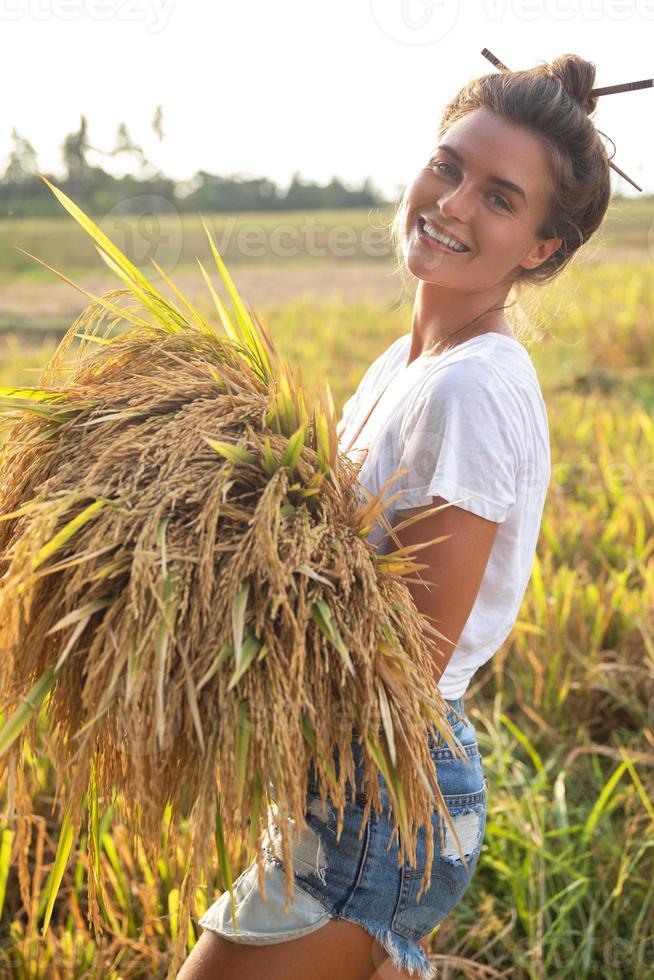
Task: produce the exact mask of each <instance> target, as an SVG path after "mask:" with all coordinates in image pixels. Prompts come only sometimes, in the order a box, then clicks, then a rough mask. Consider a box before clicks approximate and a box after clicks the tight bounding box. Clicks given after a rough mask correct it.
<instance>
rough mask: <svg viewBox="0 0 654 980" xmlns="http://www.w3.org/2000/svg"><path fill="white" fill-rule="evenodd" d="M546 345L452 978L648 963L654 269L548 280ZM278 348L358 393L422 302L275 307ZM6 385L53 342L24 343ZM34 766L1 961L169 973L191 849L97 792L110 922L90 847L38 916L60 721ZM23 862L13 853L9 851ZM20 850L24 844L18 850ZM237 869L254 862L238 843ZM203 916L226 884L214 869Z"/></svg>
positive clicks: (447, 948) (10, 867)
mask: <svg viewBox="0 0 654 980" xmlns="http://www.w3.org/2000/svg"><path fill="white" fill-rule="evenodd" d="M543 303H544V326H545V327H546V328H547V331H548V332H547V334H546V336H545V337H544V338H543V340H542V342H541V343H540V344H535V345H534V346H532V347H530V353H531V354H532V357H533V359H534V362H535V364H536V367H537V369H538V372H539V377H540V380H541V384H542V387H543V391H544V395H545V400H546V402H547V405H548V415H549V422H550V432H551V442H552V469H553V474H552V483H551V486H550V492H549V494H548V499H547V502H546V507H545V513H544V518H543V524H542V530H541V535H540V538H539V543H538V549H537V554H536V558H535V560H534V566H533V574H532V580H531V583H530V585H529V588H528V590H527V592H526V594H525V597H524V601H523V604H522V608H521V610H520V614H519V617H518V622H517V623H516V625H515V628H514V630H513V631H512V634H511V636H510V638H509V640H508V641H507V643H506V644H505V645H504V646H503V648H502V649H501V650H500V651H499V653H498V654H496V656H495V657H494V658H493V659H492V660H491V661H490V663H489V664H487V665H486V666H485V667H484V668H483V669H482V670H481V671H480V672H479V673H478V674H477V675H476V676H475V679H474V681H473V683H472V685H471V687H470V688H469V689H468V691H467V693H466V698H465V700H466V709H467V712H468V714H469V715H470V717H471V718H472V719H473V721H474V723H475V725H476V727H477V731H478V735H479V742H480V749H481V752H482V757H483V759H484V766H485V770H486V774H487V776H488V781H489V811H488V823H487V831H486V837H485V843H484V847H483V850H482V854H481V858H480V862H479V865H478V868H477V871H476V873H475V877H474V879H473V883H472V885H471V887H470V888H469V890H468V891H467V892H466V894H465V896H464V898H463V900H462V901H461V903H460V904H459V905H458V906H457V908H456V909H455V911H454V913H453V914H452V915H451V916H450V917H449V918H448V919H446V920H445V921H444V922H443V923H441V925H440V926H439V927H438V928H437V929H436V930H435V931H434V933H433V934H432V953H433V956H434V958H435V960H436V962H437V965H438V967H439V971H440V976H441V977H443V978H453V977H461V976H465V977H480V978H481V977H494V976H498V977H499V976H502V977H512V978H513V977H515V978H530V980H531V978H538V980H545V978H548V980H549V978H552V977H554V978H575V980H577V978H582V977H583V978H596V977H598V978H599V977H602V978H607V980H618V978H623V977H624V978H626V977H629V978H634V980H645V978H651V977H654V563H653V562H652V552H653V550H654V462H653V460H654V424H653V422H652V409H653V402H654V331H652V320H653V314H654V272H653V271H652V269H650V268H648V267H646V266H640V265H631V264H628V263H623V264H616V265H615V266H605V267H601V268H596V269H594V268H579V269H575V270H570V274H569V275H568V276H567V278H565V279H564V280H562V281H561V282H560V283H559V284H557V285H556V286H554V287H552V288H551V289H550V290H548V292H547V293H545V294H543ZM262 312H264V314H266V313H267V315H268V319H269V322H270V325H271V329H272V331H273V334H274V337H275V340H276V343H277V345H278V347H279V350H280V353H281V354H282V356H284V355H285V354H286V352H288V353H289V354H290V355H291V356H292V357H293V358H294V359H297V362H298V363H300V364H301V365H302V374H303V381H304V383H305V384H306V387H307V388H308V389H309V390H312V389H313V390H317V389H318V387H319V385H320V384H321V382H322V379H323V378H324V376H325V375H327V376H328V378H329V380H330V384H331V385H332V389H333V391H334V395H335V399H336V401H337V404H338V405H342V403H343V401H344V400H345V398H346V397H348V396H349V394H351V392H352V391H353V389H354V387H355V386H356V383H357V382H358V380H359V378H360V377H361V375H362V373H363V371H364V370H365V368H366V367H367V366H368V364H369V363H370V361H371V360H372V358H373V357H375V356H376V355H377V354H378V353H380V352H381V351H382V350H383V349H384V348H385V347H386V346H387V345H388V344H389V343H390V342H391V341H392V340H393V339H394V338H395V337H397V336H399V335H400V334H401V333H405V332H407V331H408V330H409V329H410V326H411V320H410V309H409V308H408V307H405V308H404V309H402V310H399V311H394V312H393V311H389V310H388V309H384V308H376V307H374V306H371V305H370V304H359V305H349V306H345V305H341V304H339V303H337V302H333V303H325V304H319V303H314V304H311V303H302V304H289V305H288V306H285V307H281V308H277V309H271V310H268V311H266V310H263V311H262ZM10 345H13V346H10V347H9V348H8V353H7V349H5V356H3V357H2V358H0V383H2V384H8V383H19V384H27V383H29V382H30V381H33V380H34V379H35V377H36V376H35V374H34V373H30V372H29V370H28V371H26V372H24V373H21V372H22V371H23V369H24V368H25V369H29V368H30V367H35V366H37V365H38V364H40V363H43V361H44V360H45V359H46V352H45V350H44V351H42V352H41V351H38V350H30V351H28V352H26V353H25V355H24V359H23V355H22V353H21V348H20V343H19V340H18V339H17V340H16V341H10ZM40 739H41V743H40V744H41V745H42V751H41V752H40V753H39V755H38V756H36V757H30V756H26V757H25V758H24V760H23V762H22V764H23V766H24V768H25V772H26V782H27V787H28V791H29V793H30V795H31V798H32V801H33V810H34V820H33V833H32V836H31V839H30V840H29V841H28V840H23V841H16V840H15V838H14V836H13V830H12V826H11V822H10V821H8V820H7V809H8V803H10V800H9V799H8V797H9V796H10V795H11V792H12V789H15V785H16V784H15V781H14V784H13V787H12V786H11V785H5V786H4V787H3V789H2V811H3V812H2V815H1V817H0V914H1V918H0V975H8V976H12V977H17V978H28V977H30V978H32V977H35V978H37V977H38V978H40V977H48V978H50V977H62V978H63V977H66V978H69V977H82V976H83V977H91V976H97V977H103V978H105V977H106V978H109V980H118V978H119V977H120V978H123V977H158V976H159V977H161V976H163V975H164V974H165V971H166V964H167V961H168V958H169V951H170V946H171V941H172V939H173V938H174V936H175V934H176V930H177V925H178V921H177V904H178V898H179V891H178V889H179V885H180V883H181V879H182V876H183V869H184V860H185V855H184V848H183V844H180V846H179V848H178V850H177V851H176V852H172V851H171V849H170V848H169V847H167V846H166V845H165V842H166V839H167V838H166V826H165V825H164V826H163V827H162V835H163V838H162V839H163V841H164V848H163V851H162V854H163V855H164V857H162V859H161V860H160V861H159V863H158V865H157V866H156V867H150V866H149V865H148V863H147V861H146V859H145V856H144V855H143V854H142V853H140V852H137V853H134V851H133V849H132V846H131V842H130V836H129V833H128V828H126V827H124V826H122V825H121V824H120V823H119V822H118V821H117V820H116V819H114V809H113V807H112V805H111V803H112V801H110V800H103V801H101V806H102V809H101V818H100V820H101V822H100V840H101V844H102V847H101V853H100V861H101V863H102V866H103V877H104V878H105V880H107V881H108V882H110V887H109V889H108V893H109V899H110V900H109V903H108V906H107V931H106V933H105V935H104V936H102V937H101V938H100V939H99V940H97V941H96V940H95V939H94V938H93V936H91V935H90V933H89V931H88V926H87V924H86V921H85V895H86V891H85V881H86V875H87V868H86V866H85V855H84V852H85V841H84V839H82V840H81V842H80V847H79V849H78V852H77V854H76V855H75V859H74V860H73V859H72V858H71V863H70V866H69V868H68V870H67V872H66V875H65V877H64V883H63V885H62V888H61V892H60V895H59V897H58V898H57V901H56V902H55V907H54V911H53V916H52V921H51V925H50V928H49V929H48V931H47V933H46V935H45V936H41V933H40V924H41V922H42V920H43V915H44V912H45V908H46V903H47V899H48V882H49V876H50V875H51V873H52V864H53V858H54V854H55V852H56V848H57V841H58V834H59V826H58V823H57V820H56V817H54V816H53V815H52V786H53V772H52V769H51V764H50V762H49V756H48V741H47V734H46V732H45V728H44V727H42V728H41V736H40ZM12 854H13V856H12ZM16 855H19V859H17V857H16ZM231 858H232V860H233V862H234V864H233V866H234V868H235V869H237V870H240V869H241V868H244V867H246V866H247V864H248V863H249V860H250V856H249V855H247V854H245V853H243V854H232V855H231ZM195 885H196V892H195V909H194V919H192V920H191V923H190V929H189V940H188V946H189V949H190V948H192V945H193V943H194V942H195V939H196V938H197V936H198V935H199V932H200V931H201V930H200V929H199V927H197V925H196V923H197V919H198V918H199V917H200V916H201V915H202V913H203V912H204V910H205V909H206V908H207V906H208V905H209V904H210V903H211V902H212V901H213V900H214V898H215V897H216V895H217V894H218V893H219V892H221V891H222V890H223V889H224V887H225V882H224V881H222V880H221V874H220V869H219V866H218V863H217V862H216V863H215V865H214V866H212V867H208V868H206V869H205V870H204V872H203V873H201V874H199V876H198V880H197V882H195Z"/></svg>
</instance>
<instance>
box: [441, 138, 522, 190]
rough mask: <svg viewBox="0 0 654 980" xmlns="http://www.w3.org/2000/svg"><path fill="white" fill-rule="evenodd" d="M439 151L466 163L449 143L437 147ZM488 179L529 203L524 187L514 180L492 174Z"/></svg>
mask: <svg viewBox="0 0 654 980" xmlns="http://www.w3.org/2000/svg"><path fill="white" fill-rule="evenodd" d="M437 150H445V151H446V152H447V153H449V154H450V156H453V157H454V159H455V160H457V161H458V162H459V163H464V160H463V157H462V156H461V154H460V153H459V151H458V150H455V149H454V147H452V146H448V145H447V143H440V144H439V146H438V147H437ZM486 179H487V180H489V181H490V182H491V183H492V184H499V185H500V187H506V189H507V190H509V191H513V192H514V193H515V194H519V195H520V197H521V198H522V200H523V201H524V202H525V204H526V203H527V195H526V194H525V192H524V191H523V189H522V187H520V185H519V184H514V183H513V181H512V180H506V179H505V178H504V177H495V176H493V175H492V174H489V176H488V177H487V178H486Z"/></svg>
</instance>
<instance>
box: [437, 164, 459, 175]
mask: <svg viewBox="0 0 654 980" xmlns="http://www.w3.org/2000/svg"><path fill="white" fill-rule="evenodd" d="M434 167H437V168H438V169H439V170H440V168H441V167H449V168H450V170H451V171H452V172H453V173H456V170H455V169H454V167H453V166H452V164H451V163H435V164H434Z"/></svg>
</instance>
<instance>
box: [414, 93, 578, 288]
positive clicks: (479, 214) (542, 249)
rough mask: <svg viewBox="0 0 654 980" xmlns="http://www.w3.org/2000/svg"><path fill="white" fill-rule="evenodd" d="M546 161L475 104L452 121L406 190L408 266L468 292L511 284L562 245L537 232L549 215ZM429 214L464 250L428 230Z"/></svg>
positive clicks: (529, 141)
mask: <svg viewBox="0 0 654 980" xmlns="http://www.w3.org/2000/svg"><path fill="white" fill-rule="evenodd" d="M549 186H550V177H549V166H548V161H547V157H546V155H545V151H544V149H543V146H542V144H541V143H540V142H539V140H538V138H537V137H536V136H534V135H533V134H532V133H530V132H529V131H528V130H526V129H523V128H521V127H518V126H514V125H512V124H511V123H508V122H505V121H504V120H503V119H501V118H500V117H499V116H497V115H496V114H495V113H493V112H490V111H489V110H486V109H476V110H474V111H473V112H470V113H468V115H466V116H464V117H462V118H460V119H458V120H457V121H456V122H454V123H452V125H451V126H450V127H449V129H448V130H447V132H446V133H445V134H444V135H443V137H442V138H441V139H440V141H439V143H438V144H437V146H436V149H435V150H434V152H433V154H432V155H431V156H430V157H429V159H428V160H427V163H426V165H425V167H423V169H422V170H420V172H419V173H418V174H417V176H416V177H415V179H414V181H413V183H412V184H411V186H410V187H409V188H408V189H407V192H406V196H405V202H406V211H405V225H404V232H403V252H404V260H405V263H406V266H407V268H408V270H409V271H410V272H411V273H412V274H413V275H414V276H415V277H416V278H418V279H421V280H423V281H424V282H426V283H434V284H438V285H441V286H445V287H450V288H453V289H461V290H463V291H483V290H484V289H487V288H490V287H494V286H498V285H500V286H502V285H506V287H507V289H508V288H510V286H511V283H512V282H513V281H514V279H515V278H516V277H517V276H518V275H519V273H520V268H525V269H533V268H535V267H536V266H538V265H540V264H541V263H542V262H544V261H545V260H546V259H547V258H548V257H549V256H550V255H551V254H552V252H554V251H556V249H557V248H558V247H559V245H560V244H561V239H560V238H556V239H542V238H540V237H538V235H537V231H538V229H539V228H540V227H541V225H542V222H543V219H544V217H545V213H546V207H547V202H548V195H549ZM424 218H426V219H428V220H429V222H430V224H431V225H432V226H435V227H436V229H437V230H438V229H439V228H440V230H444V231H445V232H446V233H448V234H449V235H450V237H453V238H454V239H456V240H457V241H458V242H460V243H463V244H464V245H466V246H467V249H468V250H467V251H463V252H455V251H452V250H450V249H447V248H445V247H443V246H442V245H438V243H436V242H433V240H432V239H430V238H429V237H428V236H427V235H426V234H425V233H424V230H423V229H424V220H423V219H424Z"/></svg>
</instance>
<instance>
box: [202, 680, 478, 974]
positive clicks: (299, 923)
mask: <svg viewBox="0 0 654 980" xmlns="http://www.w3.org/2000/svg"><path fill="white" fill-rule="evenodd" d="M446 704H447V707H448V713H447V717H448V720H449V722H450V724H451V725H452V728H453V731H454V734H455V735H456V737H457V739H458V740H459V742H460V744H461V745H462V746H463V747H464V750H465V754H466V760H465V761H464V760H462V759H460V758H457V757H456V756H455V755H454V752H453V751H452V749H450V748H449V747H448V746H447V744H446V743H445V741H444V739H442V737H441V736H436V737H434V735H433V734H432V732H431V731H430V730H426V736H427V737H428V739H429V750H430V755H431V758H432V760H433V763H434V767H435V770H436V775H437V777H438V782H439V786H440V789H441V792H442V793H443V797H444V800H445V804H446V806H447V809H448V812H449V814H450V816H451V817H452V821H453V824H454V827H455V829H456V833H457V836H458V838H459V841H460V843H461V848H462V851H463V854H464V857H465V860H466V863H465V864H464V863H463V861H462V860H461V857H460V852H459V849H458V848H457V845H456V842H455V839H454V837H453V836H452V834H451V832H450V828H449V826H448V824H447V822H446V821H445V819H444V817H442V816H439V815H438V813H437V812H436V810H434V817H433V824H432V825H433V828H434V859H433V862H432V865H431V884H430V887H429V888H428V889H427V890H426V891H425V890H424V889H423V892H422V895H421V897H420V899H419V900H418V898H417V895H418V891H419V890H420V883H421V879H422V877H423V872H424V868H425V860H426V846H425V832H424V829H422V828H421V829H420V830H419V832H418V834H417V840H416V866H415V867H411V866H410V864H409V861H408V858H407V859H405V860H404V863H403V865H402V866H401V867H400V866H398V844H397V837H396V836H395V835H394V834H393V819H392V818H389V816H388V792H387V788H386V782H385V780H384V777H383V776H382V775H381V773H380V774H379V787H380V795H381V801H382V804H383V812H382V813H381V814H376V813H375V811H374V809H373V810H372V811H371V813H370V816H369V818H368V820H367V822H366V825H365V828H364V830H363V833H362V835H361V838H360V839H359V835H360V834H361V828H362V817H363V811H364V809H365V804H366V796H365V794H364V793H363V792H361V791H360V780H361V774H362V770H363V766H362V764H361V746H360V744H359V742H358V738H356V739H355V738H354V737H353V740H352V753H353V758H354V763H355V777H356V787H355V792H354V793H352V792H351V790H352V787H351V784H350V783H349V782H348V784H347V789H348V795H347V798H346V805H345V810H344V819H343V829H342V832H341V836H340V838H339V839H338V840H337V839H336V808H335V807H334V806H333V804H332V803H331V801H330V800H322V799H321V797H320V794H319V789H318V785H317V782H316V780H315V771H314V769H313V766H311V768H310V771H309V781H308V794H307V808H306V814H305V826H304V827H303V829H302V834H301V837H300V839H299V841H298V842H297V843H293V844H292V853H293V865H294V883H295V888H294V894H293V899H292V901H291V903H290V906H289V908H288V911H287V912H284V862H283V860H282V858H281V846H280V845H279V838H278V832H276V828H275V827H274V824H273V823H272V822H271V821H270V812H271V810H273V811H275V812H276V806H275V804H274V803H273V804H271V810H269V834H268V839H267V842H266V843H265V845H264V866H265V879H264V880H265V894H266V898H265V899H263V898H262V897H261V895H260V893H259V889H258V885H257V864H256V860H255V861H253V862H252V864H251V865H250V867H249V868H247V869H246V870H245V871H244V872H243V873H242V874H241V875H240V876H239V877H238V878H237V879H236V881H235V882H234V899H235V903H236V915H237V931H236V932H235V931H234V928H233V922H232V916H231V910H230V899H229V892H227V891H225V892H223V893H222V895H221V896H220V898H218V899H217V901H215V902H214V903H213V905H211V906H210V907H209V908H208V909H207V911H206V912H205V914H204V915H203V916H202V917H201V918H200V920H199V924H200V925H201V926H202V927H203V928H205V929H210V930H211V931H213V932H216V933H218V934H219V935H221V936H222V937H223V938H225V939H228V940H232V941H233V942H237V943H252V944H256V945H266V944H270V943H280V942H286V941H288V940H290V939H296V938H298V937H300V936H306V935H308V934H309V933H311V932H314V931H315V930H316V929H320V928H322V926H324V925H326V924H327V923H328V922H329V921H330V920H332V919H347V920H348V921H350V922H356V923H357V924H358V925H360V926H362V928H363V929H365V930H366V931H367V932H368V933H369V934H370V935H371V936H372V937H373V938H374V939H375V940H376V941H377V942H378V943H379V945H380V946H381V947H382V948H383V949H384V950H386V952H387V953H388V955H389V956H390V957H391V960H392V961H393V963H394V964H395V966H396V967H397V968H398V969H399V970H404V971H406V972H407V973H408V974H409V975H410V976H416V975H417V976H420V977H422V978H424V980H429V978H432V977H434V976H435V975H436V971H435V968H434V967H433V965H432V964H431V963H430V962H429V959H428V957H427V955H426V953H425V951H424V949H423V948H422V946H421V945H420V944H419V940H420V939H422V937H423V936H426V935H428V934H429V933H430V932H431V931H432V929H434V927H435V926H437V925H438V923H439V922H441V921H442V920H443V919H444V918H445V917H446V916H447V915H448V914H449V913H450V912H451V911H452V909H453V908H454V906H455V905H456V904H457V902H458V901H459V899H460V898H461V896H462V895H463V893H464V892H465V890H466V889H467V887H468V885H469V884H470V881H471V879H472V876H473V873H474V870H475V868H476V865H477V861H478V859H479V853H480V851H481V845H482V842H483V838H484V832H485V829H486V777H485V775H484V770H483V764H482V760H481V756H480V754H479V748H478V745H477V733H476V731H475V728H474V726H473V724H472V723H471V721H470V720H469V718H468V717H467V716H466V714H465V711H464V707H463V697H460V698H457V699H456V700H453V701H447V702H446ZM335 752H336V755H335V760H336V762H337V758H338V750H337V749H336V750H335ZM337 764H338V763H337ZM337 771H338V770H337ZM273 799H274V796H273ZM439 821H440V824H439ZM441 826H442V830H443V833H444V847H443V848H442V849H441V846H440V839H441ZM391 837H393V841H392V843H390V845H389V842H390V841H391Z"/></svg>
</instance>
